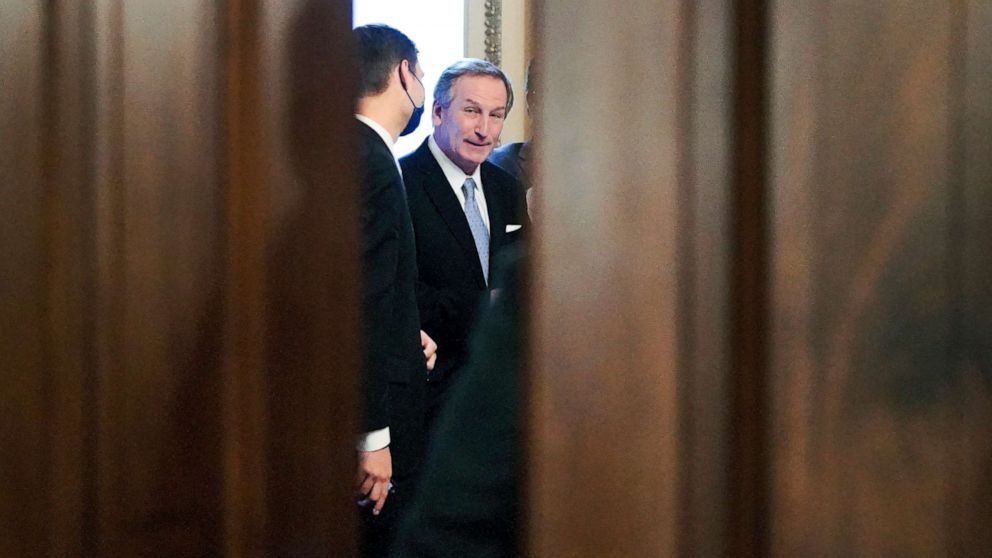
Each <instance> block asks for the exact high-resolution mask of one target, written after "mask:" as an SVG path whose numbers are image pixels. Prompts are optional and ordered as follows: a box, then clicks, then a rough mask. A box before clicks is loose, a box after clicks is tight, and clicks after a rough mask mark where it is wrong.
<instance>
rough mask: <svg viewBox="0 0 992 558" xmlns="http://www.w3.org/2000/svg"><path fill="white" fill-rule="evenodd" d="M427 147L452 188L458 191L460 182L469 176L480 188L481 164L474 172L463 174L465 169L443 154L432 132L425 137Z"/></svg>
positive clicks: (460, 186) (462, 182)
mask: <svg viewBox="0 0 992 558" xmlns="http://www.w3.org/2000/svg"><path fill="white" fill-rule="evenodd" d="M427 147H428V148H430V150H431V153H433V154H434V158H435V159H437V163H438V164H439V165H441V170H442V171H444V176H445V178H447V179H448V182H450V183H451V187H452V188H454V189H456V190H459V191H460V190H461V188H462V184H464V183H465V179H466V178H468V177H469V176H471V177H472V179H473V180H475V184H476V186H477V187H478V188H479V189H480V190H481V189H482V171H481V170H480V169H482V165H479V166H477V167H475V172H473V173H472V174H470V175H468V174H465V171H463V170H462V169H460V168H458V165H456V164H455V163H453V162H452V161H451V159H449V158H448V156H447V155H445V153H444V151H441V147H440V146H439V145H438V144H437V141H435V140H434V135H433V134H431V135H430V136H428V138H427Z"/></svg>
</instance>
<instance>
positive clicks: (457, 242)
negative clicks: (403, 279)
mask: <svg viewBox="0 0 992 558" xmlns="http://www.w3.org/2000/svg"><path fill="white" fill-rule="evenodd" d="M400 164H401V165H402V167H403V180H404V182H405V183H406V192H407V200H408V201H409V203H410V216H411V218H412V219H413V228H414V231H415V233H416V242H417V269H418V272H419V280H418V282H417V303H418V305H419V307H420V320H421V327H422V329H423V330H424V331H426V332H427V334H428V335H430V336H431V337H432V338H433V339H434V341H436V342H437V345H438V350H437V355H438V357H437V363H436V364H435V366H434V370H433V371H432V372H431V373H430V378H431V380H432V381H440V380H443V379H444V378H445V377H448V376H450V375H451V374H452V373H453V372H454V371H456V370H457V369H458V368H460V367H461V366H462V365H463V364H464V362H465V358H466V353H467V346H468V336H469V331H470V329H471V327H472V325H473V323H474V322H475V318H476V313H477V309H478V307H479V303H480V301H481V300H482V298H483V294H485V293H486V292H487V291H488V287H487V286H486V281H485V277H484V276H483V273H482V266H481V264H480V263H479V255H478V253H477V252H476V248H475V241H474V240H473V238H472V231H471V229H469V226H468V220H467V219H466V218H465V211H464V210H463V209H462V206H461V204H460V203H459V202H458V197H457V196H455V193H454V192H453V191H452V189H451V185H450V184H449V183H448V180H447V178H445V176H444V171H442V170H441V166H440V165H439V164H438V162H437V160H436V159H435V158H434V155H433V154H432V153H431V151H430V148H429V147H428V145H427V140H424V143H422V144H421V145H420V147H419V148H417V150H416V151H414V152H413V153H411V154H410V155H407V156H406V157H403V158H402V159H401V160H400ZM480 172H481V178H482V189H483V192H484V194H485V196H486V207H487V210H488V213H489V229H490V233H489V254H490V255H489V261H490V262H493V261H495V259H496V256H497V255H498V254H499V252H500V251H501V250H502V249H503V248H504V247H506V246H509V245H512V244H514V243H515V242H516V241H517V240H518V239H519V237H520V235H521V234H522V233H523V230H522V229H521V230H519V231H517V232H515V233H510V234H507V232H506V226H507V225H512V224H516V225H523V226H524V228H526V227H527V221H526V219H527V210H526V205H525V201H524V198H523V195H522V190H521V188H520V184H519V183H518V182H517V181H516V180H515V179H514V178H513V177H512V176H510V175H509V174H507V173H506V172H505V171H503V170H502V169H500V168H499V167H497V166H495V165H492V164H490V163H488V162H486V163H482V169H481V171H480Z"/></svg>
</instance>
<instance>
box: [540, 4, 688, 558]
mask: <svg viewBox="0 0 992 558" xmlns="http://www.w3.org/2000/svg"><path fill="white" fill-rule="evenodd" d="M539 10H540V13H539V15H538V20H539V21H540V22H541V25H542V26H543V29H542V31H541V33H542V35H541V39H540V44H541V45H542V51H541V56H542V68H543V71H544V75H543V78H544V79H543V80H542V83H544V84H546V87H544V89H543V91H544V94H543V97H542V105H541V106H542V112H541V114H540V117H539V131H538V136H539V137H540V138H542V143H541V145H539V146H538V150H539V157H540V158H539V164H538V171H537V172H538V175H537V180H538V183H539V184H540V186H539V188H540V191H541V194H542V196H543V197H542V200H541V203H542V205H541V206H540V207H541V211H540V216H541V217H540V220H539V222H538V226H537V229H538V230H537V233H536V238H535V239H536V243H535V244H536V245H535V249H536V250H535V251H536V262H537V265H536V269H535V276H536V277H535V281H534V283H535V286H534V289H535V290H534V293H533V297H532V299H533V300H534V301H535V305H536V307H535V309H534V322H533V329H532V331H533V334H534V339H533V350H532V354H533V358H532V362H533V367H534V368H533V384H532V386H531V389H532V391H531V393H530V396H531V397H530V399H531V401H530V414H529V418H528V421H529V424H530V435H531V440H530V444H529V454H530V457H529V463H530V465H529V466H528V468H527V473H528V474H529V480H528V484H527V489H526V491H525V493H526V494H527V495H528V498H529V504H530V509H529V516H530V524H529V529H528V531H529V533H528V536H529V540H528V541H527V544H526V546H527V548H528V555H530V556H536V557H540V556H604V557H605V556H657V555H662V556H664V555H672V554H673V553H674V551H675V549H676V544H677V542H676V529H675V521H674V518H676V517H677V505H678V499H677V497H676V493H677V491H676V486H677V482H678V479H679V475H680V472H679V468H678V463H679V461H678V447H679V430H678V429H679V416H678V403H677V401H678V379H677V367H676V363H677V352H678V343H679V337H678V336H679V334H680V332H679V325H678V323H677V317H676V308H677V303H676V300H677V292H678V281H677V276H678V272H677V268H676V266H674V265H672V262H673V261H674V260H675V255H676V252H677V236H676V223H677V207H678V205H677V202H676V200H677V199H678V195H679V194H678V188H677V176H678V170H679V167H678V163H677V158H678V156H679V152H678V149H679V144H678V141H679V136H678V119H677V115H676V108H677V105H676V99H677V92H678V88H677V86H676V65H675V63H674V62H673V61H674V60H677V59H678V56H679V51H678V44H679V40H678V33H679V32H680V31H681V25H682V22H681V18H680V14H681V12H680V9H679V4H678V3H677V2H648V1H635V2H628V3H625V4H624V7H623V9H622V10H618V9H616V7H615V6H613V5H612V4H608V3H602V2H593V1H581V2H569V3H567V4H566V3H558V2H545V3H543V5H542V6H541V7H540V8H539ZM621 30H622V32H621ZM631 68H636V71H632V70H631Z"/></svg>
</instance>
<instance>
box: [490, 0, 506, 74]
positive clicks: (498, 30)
mask: <svg viewBox="0 0 992 558" xmlns="http://www.w3.org/2000/svg"><path fill="white" fill-rule="evenodd" d="M502 58H503V0H486V60H488V61H490V62H492V63H493V64H496V65H497V66H499V65H500V62H501V60H502Z"/></svg>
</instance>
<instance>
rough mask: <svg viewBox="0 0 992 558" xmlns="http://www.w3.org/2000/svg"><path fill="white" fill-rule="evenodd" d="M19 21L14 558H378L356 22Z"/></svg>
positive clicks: (9, 404)
mask: <svg viewBox="0 0 992 558" xmlns="http://www.w3.org/2000/svg"><path fill="white" fill-rule="evenodd" d="M15 4H16V5H10V3H4V5H3V7H2V10H0V21H2V23H0V26H2V33H0V34H2V37H3V38H2V41H3V43H2V46H3V52H4V56H3V59H2V61H0V72H2V73H0V76H2V78H3V83H4V90H5V95H4V97H3V100H2V104H0V114H2V116H3V120H2V122H3V129H2V134H3V136H2V137H3V140H4V149H3V150H2V153H3V155H2V157H3V159H2V172H3V180H2V182H3V186H2V187H3V188H4V191H3V194H4V195H3V199H4V203H5V205H6V204H8V203H9V204H11V208H10V209H11V211H8V212H6V218H5V219H4V220H3V224H2V225H0V226H2V227H3V228H2V233H3V243H4V244H3V245H4V251H5V258H4V260H3V263H2V264H0V266H2V267H0V269H2V272H3V273H2V276H3V279H4V280H3V281H2V282H0V283H2V286H0V289H3V297H2V300H3V305H4V306H3V320H2V324H3V325H2V330H0V343H2V345H0V349H2V353H3V355H4V357H3V360H4V365H3V389H2V390H0V397H2V398H3V399H2V402H3V415H4V420H3V421H0V423H2V426H0V428H2V430H0V432H2V441H3V447H4V451H3V452H2V453H0V478H2V479H3V481H4V486H5V487H6V488H5V489H4V491H3V492H2V496H0V533H2V536H0V554H3V555H4V556H7V555H11V556H46V555H67V556H225V555H227V556H268V555H336V556H348V555H351V554H353V553H354V550H355V540H354V532H355V531H354V517H353V513H354V510H353V508H354V504H353V501H352V494H351V491H352V482H353V475H354V468H355V463H354V459H355V455H354V448H353V443H354V432H355V428H356V424H357V421H356V413H357V408H356V405H355V401H356V397H355V396H356V392H357V382H358V377H357V374H358V370H359V367H360V361H359V358H358V355H359V354H360V353H359V351H358V350H357V348H358V339H357V334H356V332H357V331H358V330H359V327H358V295H357V284H356V283H357V276H358V273H357V247H358V242H357V223H356V222H355V214H356V205H357V200H356V196H355V187H354V177H355V169H354V166H353V165H354V162H353V161H354V157H353V154H352V151H351V148H350V134H351V131H352V127H353V123H354V121H353V118H352V116H351V115H352V111H353V109H352V93H351V88H352V83H351V77H350V76H351V73H350V72H349V69H348V64H349V60H348V56H347V52H348V48H349V45H348V43H347V40H348V37H349V34H348V33H347V30H348V29H349V28H350V19H351V10H350V5H338V4H328V3H325V2H316V1H302V0H301V1H299V2H287V3H279V5H278V6H263V5H262V3H259V2H254V1H251V0H226V1H221V0H218V1H216V2H206V3H205V2H180V3H176V2H172V3H129V2H121V1H119V0H98V1H96V2H92V3H88V2H87V3H78V4H75V3H53V2H37V3H34V2H30V3H15ZM7 91H9V92H10V95H7V94H6V92H7ZM14 138H19V141H12V140H13V139H14ZM8 146H9V149H8Z"/></svg>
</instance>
